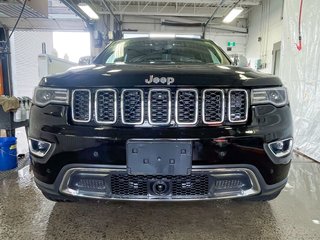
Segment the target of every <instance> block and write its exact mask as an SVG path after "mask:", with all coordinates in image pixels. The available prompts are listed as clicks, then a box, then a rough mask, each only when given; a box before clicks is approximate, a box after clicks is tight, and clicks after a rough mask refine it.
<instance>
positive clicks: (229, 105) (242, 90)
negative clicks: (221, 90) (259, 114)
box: [228, 89, 249, 123]
mask: <svg viewBox="0 0 320 240" xmlns="http://www.w3.org/2000/svg"><path fill="white" fill-rule="evenodd" d="M232 92H245V94H246V108H245V111H246V118H245V119H243V120H240V121H234V120H231V101H230V97H231V93H232ZM228 98H229V99H228V120H229V122H231V123H243V122H246V121H247V120H248V111H249V98H248V92H247V90H244V89H231V90H229V93H228Z"/></svg>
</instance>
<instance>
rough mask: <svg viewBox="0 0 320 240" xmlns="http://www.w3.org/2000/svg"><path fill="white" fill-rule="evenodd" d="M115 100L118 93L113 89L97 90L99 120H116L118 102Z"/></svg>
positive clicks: (97, 114)
mask: <svg viewBox="0 0 320 240" xmlns="http://www.w3.org/2000/svg"><path fill="white" fill-rule="evenodd" d="M115 100H116V93H115V92H114V91H112V90H100V91H98V92H97V96H96V101H97V106H96V117H97V121H98V122H105V123H112V122H115V120H116V113H115V104H117V103H116V101H115Z"/></svg>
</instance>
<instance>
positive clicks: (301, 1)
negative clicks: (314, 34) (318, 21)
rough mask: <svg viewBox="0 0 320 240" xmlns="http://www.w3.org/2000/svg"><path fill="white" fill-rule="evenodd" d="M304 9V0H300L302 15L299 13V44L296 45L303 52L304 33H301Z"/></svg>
mask: <svg viewBox="0 0 320 240" xmlns="http://www.w3.org/2000/svg"><path fill="white" fill-rule="evenodd" d="M302 7H303V0H300V13H299V43H298V44H296V46H297V49H298V51H301V50H302V36H301V35H302V33H301V32H302V31H301V19H302Z"/></svg>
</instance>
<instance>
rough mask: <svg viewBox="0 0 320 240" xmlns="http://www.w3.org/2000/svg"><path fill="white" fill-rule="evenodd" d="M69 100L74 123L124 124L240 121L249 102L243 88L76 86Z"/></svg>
mask: <svg viewBox="0 0 320 240" xmlns="http://www.w3.org/2000/svg"><path fill="white" fill-rule="evenodd" d="M91 99H94V103H93V101H92V100H91ZM71 101H72V120H73V121H74V122H79V123H88V122H90V121H91V120H92V119H94V121H95V122H96V123H100V124H115V123H117V122H118V121H119V122H120V121H121V122H120V123H121V124H126V125H142V124H145V123H146V122H147V123H148V124H150V125H169V124H173V123H175V124H178V125H196V124H198V123H200V122H202V123H203V124H208V125H214V124H221V123H223V122H225V121H226V118H227V121H229V122H231V123H243V122H246V121H247V119H248V105H249V104H248V93H247V91H246V90H244V89H231V90H228V91H227V90H222V89H204V90H198V89H189V88H185V89H177V90H171V89H165V88H151V89H122V90H115V89H111V88H108V89H98V90H88V89H76V90H74V91H73V92H72V100H71ZM226 116H227V117H226Z"/></svg>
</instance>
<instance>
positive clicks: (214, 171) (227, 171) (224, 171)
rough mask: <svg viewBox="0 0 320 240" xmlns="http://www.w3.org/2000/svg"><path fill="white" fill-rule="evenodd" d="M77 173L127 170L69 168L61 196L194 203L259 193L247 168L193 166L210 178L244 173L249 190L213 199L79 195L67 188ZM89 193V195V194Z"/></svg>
mask: <svg viewBox="0 0 320 240" xmlns="http://www.w3.org/2000/svg"><path fill="white" fill-rule="evenodd" d="M78 172H83V173H84V172H85V173H88V174H90V175H91V176H94V175H97V176H101V175H105V176H107V175H109V174H110V173H111V172H113V173H126V172H127V168H126V166H112V165H105V166H104V168H91V167H74V168H70V169H68V170H67V171H66V172H65V174H64V175H63V178H62V181H61V183H60V186H59V191H60V192H61V193H63V194H66V195H69V196H74V197H83V198H91V199H110V200H126V201H196V200H211V199H232V198H242V197H248V196H253V195H257V194H259V193H260V192H261V187H260V184H259V181H258V178H257V176H256V175H255V173H254V172H253V171H252V170H251V169H249V168H245V167H239V168H235V167H232V168H225V167H221V168H211V167H210V166H194V167H193V168H192V172H193V173H197V172H199V173H207V174H210V175H212V176H215V175H216V176H222V175H226V176H230V175H232V174H237V173H241V172H242V173H245V174H246V175H247V176H248V177H249V179H250V182H251V186H252V187H251V188H250V189H247V190H245V191H239V192H234V193H233V194H230V193H227V194H219V195H220V196H214V197H212V196H211V197H210V196H207V197H197V196H193V198H192V197H189V198H188V197H186V198H183V197H180V198H170V196H168V198H165V197H164V198H161V196H160V197H159V198H154V197H149V196H148V195H147V196H146V198H141V197H140V198H138V197H137V196H131V195H128V196H127V197H126V198H120V197H116V196H112V194H111V195H108V196H106V195H104V196H102V195H100V194H95V192H84V193H79V192H78V191H77V190H74V189H71V188H69V187H68V186H69V182H70V180H71V176H72V175H73V174H75V173H78ZM90 193H91V194H90Z"/></svg>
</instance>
